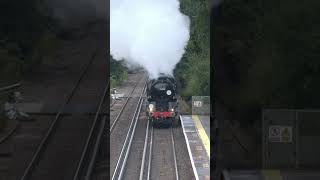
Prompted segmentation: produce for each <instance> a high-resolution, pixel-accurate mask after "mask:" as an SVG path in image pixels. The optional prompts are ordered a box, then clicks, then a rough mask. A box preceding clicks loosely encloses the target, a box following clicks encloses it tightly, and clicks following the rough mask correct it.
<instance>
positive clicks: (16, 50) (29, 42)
mask: <svg viewBox="0 0 320 180" xmlns="http://www.w3.org/2000/svg"><path fill="white" fill-rule="evenodd" d="M0 6H1V16H0V82H1V84H6V83H7V82H8V81H9V82H12V81H16V80H19V79H20V77H21V75H22V74H23V73H24V72H25V71H27V70H29V69H30V68H31V67H32V66H34V65H35V64H39V63H40V62H41V61H42V59H43V56H45V55H47V54H48V53H50V52H51V51H52V49H53V48H54V47H55V46H56V44H57V39H56V37H55V34H54V33H53V32H51V30H50V29H49V25H50V23H52V22H53V20H52V19H51V18H50V17H49V15H48V11H47V9H46V6H45V5H44V4H43V1H41V0H30V1H18V0H3V1H1V3H0Z"/></svg>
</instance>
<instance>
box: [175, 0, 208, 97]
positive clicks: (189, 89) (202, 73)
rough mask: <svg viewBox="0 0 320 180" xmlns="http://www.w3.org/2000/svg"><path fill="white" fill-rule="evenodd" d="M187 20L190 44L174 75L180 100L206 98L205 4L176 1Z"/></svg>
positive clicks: (185, 0) (203, 1)
mask: <svg viewBox="0 0 320 180" xmlns="http://www.w3.org/2000/svg"><path fill="white" fill-rule="evenodd" d="M180 9H181V11H182V13H184V14H185V15H187V16H189V18H190V20H191V25H190V40H189V43H188V46H187V48H186V52H185V54H184V57H183V58H182V60H181V61H180V62H179V63H178V64H177V66H176V68H175V70H174V74H175V77H176V79H177V82H178V87H179V89H180V91H181V95H182V96H194V95H209V94H210V16H209V11H208V8H207V1H206V0H198V1H192V0H180Z"/></svg>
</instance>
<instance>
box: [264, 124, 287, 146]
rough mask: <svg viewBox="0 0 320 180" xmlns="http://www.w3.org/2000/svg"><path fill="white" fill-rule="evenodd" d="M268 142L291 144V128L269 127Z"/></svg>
mask: <svg viewBox="0 0 320 180" xmlns="http://www.w3.org/2000/svg"><path fill="white" fill-rule="evenodd" d="M269 142H280V143H291V142H292V127H291V126H273V125H272V126H269Z"/></svg>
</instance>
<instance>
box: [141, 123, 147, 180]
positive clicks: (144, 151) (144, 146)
mask: <svg viewBox="0 0 320 180" xmlns="http://www.w3.org/2000/svg"><path fill="white" fill-rule="evenodd" d="M149 124H150V121H149V120H148V122H147V128H146V136H145V138H144V145H143V153H142V160H141V166H140V175H139V180H142V179H143V171H144V163H145V158H146V152H147V146H148V136H149Z"/></svg>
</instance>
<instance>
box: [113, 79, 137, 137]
mask: <svg viewBox="0 0 320 180" xmlns="http://www.w3.org/2000/svg"><path fill="white" fill-rule="evenodd" d="M140 81H141V80H140ZM140 81H139V82H138V83H137V84H136V85H135V86H134V88H133V89H132V91H131V92H130V95H129V96H128V97H127V99H126V102H125V103H124V104H123V106H122V107H121V109H120V112H119V113H118V115H117V117H116V118H115V120H114V121H113V122H112V124H111V126H110V134H111V133H112V131H113V129H114V127H115V125H116V124H117V122H118V120H119V118H120V116H121V115H122V112H123V110H124V108H125V107H126V105H127V104H128V102H129V99H130V98H131V97H132V94H133V92H134V90H135V89H136V88H137V86H138V84H139V83H140ZM115 102H116V101H115Z"/></svg>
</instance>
